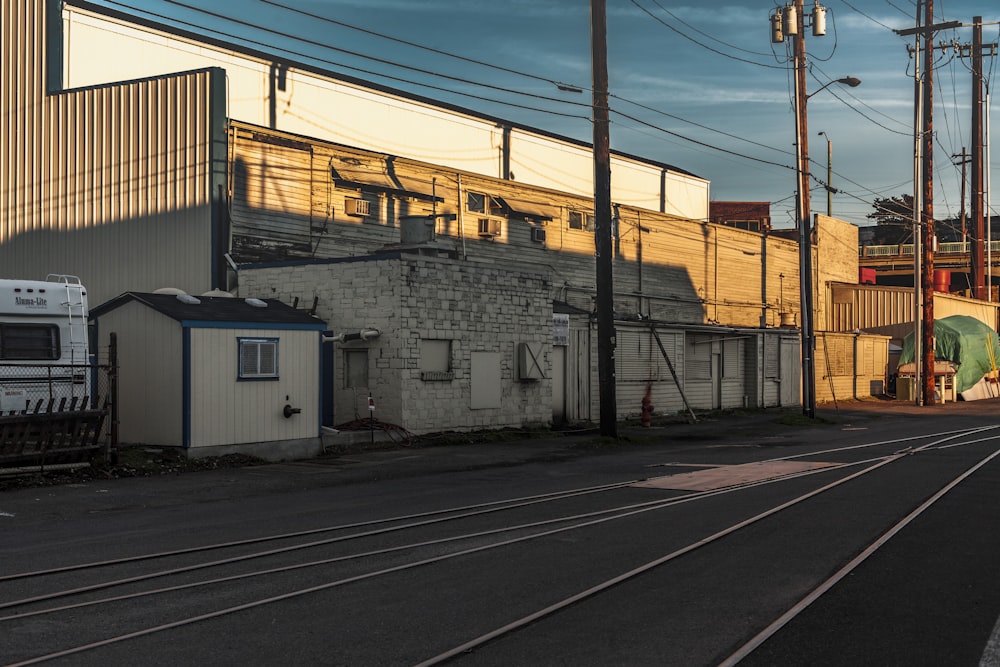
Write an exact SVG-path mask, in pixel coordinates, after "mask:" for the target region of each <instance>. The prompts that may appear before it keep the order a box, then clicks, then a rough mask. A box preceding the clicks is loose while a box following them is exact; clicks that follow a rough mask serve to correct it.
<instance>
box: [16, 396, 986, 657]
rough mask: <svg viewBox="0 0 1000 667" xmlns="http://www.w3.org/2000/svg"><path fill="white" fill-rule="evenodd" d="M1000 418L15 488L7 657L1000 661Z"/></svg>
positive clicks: (743, 423)
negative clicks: (999, 623) (999, 620)
mask: <svg viewBox="0 0 1000 667" xmlns="http://www.w3.org/2000/svg"><path fill="white" fill-rule="evenodd" d="M997 408H1000V402H998V401H977V402H974V403H959V404H949V405H946V406H932V407H927V408H914V407H911V406H906V405H896V404H884V403H865V404H847V405H843V406H842V407H841V408H840V409H839V410H831V409H829V408H823V409H821V410H820V413H819V414H820V416H821V417H823V418H824V421H823V422H821V423H815V424H795V425H791V426H789V425H787V420H785V422H784V423H782V422H779V421H777V420H776V418H777V417H778V416H779V415H777V414H775V413H758V414H754V415H743V416H731V417H722V418H713V419H705V420H703V421H701V422H700V423H698V424H693V425H686V424H674V425H666V426H662V427H659V428H653V429H634V430H632V429H624V428H623V434H625V435H627V436H628V440H627V441H626V442H623V443H619V444H616V445H611V444H609V443H607V442H604V441H601V440H600V439H597V438H595V437H593V436H592V435H576V436H572V437H566V436H563V437H553V438H547V439H544V440H531V441H521V442H515V443H498V444H474V445H471V444H470V445H455V446H449V447H434V448H425V449H405V448H401V449H396V450H381V451H371V452H364V453H357V454H351V455H344V456H340V457H330V458H326V459H322V460H316V461H305V462H294V463H284V464H275V465H268V466H261V467H254V468H243V469H229V470H214V471H204V472H197V473H189V474H184V475H178V476H171V477H159V478H143V479H122V480H108V481H107V482H88V483H86V484H78V485H72V486H60V487H39V488H34V489H21V490H13V491H6V492H3V493H0V563H2V569H0V664H19V663H21V664H33V663H32V662H31V661H32V660H43V661H44V662H46V663H48V664H62V665H124V664H129V665H134V664H141V665H181V664H185V665H186V664H209V663H210V664H215V665H246V664H255V665H288V664H295V665H417V664H438V663H444V662H446V663H448V664H457V665H611V664H614V665H717V664H734V663H735V662H738V661H742V663H743V664H760V665H764V664H766V665H801V664H814V665H816V664H818V665H848V664H850V665H857V664H870V665H970V666H976V665H979V666H982V667H986V666H997V665H1000V630H998V627H997V626H998V618H1000V576H998V575H1000V571H998V570H1000V530H998V529H997V527H998V526H1000V502H998V501H1000V456H996V455H997V452H998V451H1000V418H998V414H1000V413H997ZM793 421H794V420H793ZM994 456H996V458H992V457H994ZM80 565H87V567H78V566H80ZM54 570H58V571H54ZM28 575H30V576H28ZM154 589H155V592H151V591H153V590H154Z"/></svg>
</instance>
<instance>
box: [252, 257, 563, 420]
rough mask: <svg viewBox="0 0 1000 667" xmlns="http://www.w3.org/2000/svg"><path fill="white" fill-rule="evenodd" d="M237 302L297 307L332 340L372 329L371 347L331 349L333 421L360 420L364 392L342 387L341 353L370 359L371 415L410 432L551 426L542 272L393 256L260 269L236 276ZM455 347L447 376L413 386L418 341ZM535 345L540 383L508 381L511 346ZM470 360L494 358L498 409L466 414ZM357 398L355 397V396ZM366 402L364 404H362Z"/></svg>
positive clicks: (548, 312)
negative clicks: (352, 351)
mask: <svg viewBox="0 0 1000 667" xmlns="http://www.w3.org/2000/svg"><path fill="white" fill-rule="evenodd" d="M240 294H241V296H260V297H270V298H279V299H282V300H284V301H286V302H288V303H291V302H293V301H294V299H295V298H298V299H299V305H300V307H303V306H306V307H309V306H311V305H312V303H313V299H314V297H318V302H317V315H318V316H319V317H321V318H323V319H325V320H326V321H327V322H328V323H329V325H330V327H331V328H332V329H333V330H334V332H337V333H339V332H355V331H359V330H361V329H364V328H370V327H375V328H378V329H380V330H381V332H382V334H381V336H380V337H378V338H377V339H374V340H371V341H367V342H362V341H355V342H347V343H344V344H338V346H337V347H338V354H337V355H336V357H335V359H336V373H335V383H334V387H335V388H334V412H335V418H336V421H337V422H338V423H342V422H345V421H350V420H353V419H354V418H355V416H360V417H367V416H368V410H367V393H365V394H364V395H363V396H361V395H358V396H356V395H355V392H354V391H353V390H351V389H345V388H344V378H343V357H342V355H341V354H340V353H339V352H340V349H342V348H345V347H366V348H367V349H368V351H369V379H370V382H369V385H370V386H369V387H367V388H366V389H367V390H368V391H370V392H371V394H372V397H373V398H374V400H375V405H376V413H375V417H376V418H377V419H379V420H381V421H384V422H388V423H391V424H396V425H399V426H402V427H404V428H406V429H407V430H409V431H411V432H413V433H418V434H419V433H428V432H434V431H447V430H469V429H480V428H504V427H521V426H526V425H541V424H548V423H549V422H550V421H551V419H552V403H551V395H552V392H551V386H550V382H551V379H550V377H548V376H549V373H548V370H549V367H550V365H551V364H550V361H549V358H548V350H549V349H551V335H552V302H551V299H552V296H551V294H552V285H551V280H550V278H549V276H548V275H547V274H545V273H532V272H527V271H518V270H516V269H512V268H510V267H502V268H499V267H495V266H490V265H482V264H479V263H474V262H465V261H460V260H450V259H439V258H424V257H419V256H416V255H412V256H404V257H403V258H398V257H397V256H395V255H391V256H384V257H372V258H366V259H365V260H356V261H339V262H324V263H317V264H305V265H298V266H280V267H273V268H258V269H252V270H248V271H243V272H241V274H240ZM424 338H432V339H447V340H451V341H452V370H453V372H454V378H453V379H451V380H446V381H440V380H437V381H424V380H421V378H420V370H421V369H420V342H421V340H422V339H424ZM520 342H532V343H542V344H543V346H544V349H546V354H545V365H546V376H547V377H546V379H543V380H540V381H536V382H519V381H518V380H517V379H516V378H515V375H516V374H515V367H514V364H515V358H514V355H515V347H516V344H517V343H520ZM473 352H498V353H500V354H501V355H502V364H501V381H502V388H501V395H502V400H501V406H500V407H499V408H491V409H481V410H472V409H470V407H469V396H470V389H471V384H470V383H471V381H472V377H471V373H470V370H471V369H470V363H469V360H470V358H471V354H472V353H473ZM359 392H360V390H359ZM362 399H364V400H362Z"/></svg>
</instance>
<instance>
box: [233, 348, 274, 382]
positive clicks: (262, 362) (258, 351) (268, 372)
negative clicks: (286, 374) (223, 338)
mask: <svg viewBox="0 0 1000 667" xmlns="http://www.w3.org/2000/svg"><path fill="white" fill-rule="evenodd" d="M238 341H239V348H240V379H241V380H259V379H277V377H278V339H277V338H239V339H238Z"/></svg>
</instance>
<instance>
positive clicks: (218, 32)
mask: <svg viewBox="0 0 1000 667" xmlns="http://www.w3.org/2000/svg"><path fill="white" fill-rule="evenodd" d="M164 1H166V2H171V1H172V0H164ZM104 2H106V3H108V4H111V5H117V6H119V7H124V8H125V9H128V10H131V11H133V12H138V13H142V14H146V15H147V16H153V17H156V18H158V19H162V20H166V21H169V22H173V23H176V24H178V25H185V26H189V27H192V28H195V29H197V30H199V31H203V32H208V33H214V34H216V35H221V36H223V37H226V38H228V39H231V40H235V41H239V42H243V43H246V44H252V45H256V46H260V47H263V48H265V49H270V50H274V49H277V50H278V51H281V52H282V53H287V54H291V55H293V56H295V57H298V58H304V59H308V60H313V61H316V62H320V63H325V64H327V65H332V66H334V67H340V68H343V69H348V70H352V71H355V72H360V73H362V74H366V75H369V76H374V77H379V78H383V79H388V80H390V81H397V82H400V83H407V84H410V85H414V86H419V87H422V88H427V89H429V90H436V91H439V92H445V93H449V94H452V95H457V96H461V97H468V98H470V99H476V100H480V101H484V102H490V103H492V104H498V105H501V106H508V107H513V108H517V109H525V110H528V111H536V112H539V113H544V114H550V115H554V116H562V117H564V118H577V119H581V120H587V121H589V120H590V116H589V114H588V115H587V116H583V115H580V114H570V113H566V112H561V111H554V110H552V109H544V108H541V107H533V106H528V105H524V104H518V103H515V102H510V101H506V100H498V99H495V98H490V97H483V96H480V95H475V94H473V93H468V92H462V91H458V90H453V89H450V88H444V87H441V86H435V85H433V84H430V83H423V82H418V81H413V80H412V79H403V78H401V77H397V76H392V75H390V74H383V73H381V72H375V71H373V70H368V69H364V68H361V67H357V66H354V65H347V64H345V63H340V62H337V61H333V60H329V59H326V58H322V57H320V56H315V55H310V54H305V53H302V52H300V51H295V50H293V49H289V48H286V47H275V46H274V45H273V44H269V43H267V42H261V41H258V40H254V39H250V38H247V37H240V36H237V35H233V34H232V33H227V32H224V31H222V30H217V29H214V28H207V27H204V26H202V25H199V24H196V23H190V22H188V21H183V20H181V19H177V18H174V17H171V16H165V15H163V14H157V13H156V12H152V11H149V10H146V9H141V8H138V7H135V6H133V5H129V4H127V3H124V2H119V1H117V0H104ZM194 9H195V10H196V11H205V10H198V9H197V8H194ZM220 18H225V17H220ZM227 20H228V19H227ZM271 32H276V31H271ZM277 34H279V35H280V36H287V37H288V38H289V39H293V40H299V41H308V40H303V39H302V38H299V37H295V36H294V35H288V34H286V33H280V32H279V33H277ZM314 44H317V45H319V46H322V47H324V48H326V45H324V44H319V43H316V42H314ZM455 78H456V80H459V81H463V82H466V83H472V82H470V81H465V80H462V79H458V78H457V77H455ZM492 87H493V88H495V89H497V90H500V91H503V92H511V93H515V94H519V95H527V96H529V97H536V98H539V99H543V100H550V101H555V102H559V103H561V104H568V105H573V106H579V107H582V108H586V109H587V110H588V111H589V110H590V108H591V107H590V105H589V104H585V103H582V102H572V101H566V100H562V99H558V98H552V97H546V96H542V95H535V94H532V93H524V92H520V91H515V90H509V89H504V88H501V87H498V86H492Z"/></svg>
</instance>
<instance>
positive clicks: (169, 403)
mask: <svg viewBox="0 0 1000 667" xmlns="http://www.w3.org/2000/svg"><path fill="white" fill-rule="evenodd" d="M98 332H99V335H100V338H101V340H100V347H101V348H102V352H103V351H105V350H106V348H107V345H108V341H109V339H110V334H111V333H112V332H114V333H117V334H118V361H119V384H118V401H119V414H120V420H121V421H120V426H119V438H120V440H121V442H123V443H141V444H147V445H161V446H168V447H179V446H180V445H181V444H183V421H182V417H183V413H182V401H183V385H182V368H183V364H182V358H183V357H182V339H181V327H180V324H179V323H178V322H176V321H175V320H172V319H170V318H168V317H166V316H165V315H161V314H160V313H158V312H156V311H155V310H152V309H150V308H147V307H145V306H143V305H140V304H138V303H135V302H132V303H126V304H123V305H122V306H120V307H119V308H116V309H114V310H112V311H110V312H108V313H106V314H105V315H103V316H102V317H100V319H99V320H98Z"/></svg>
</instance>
